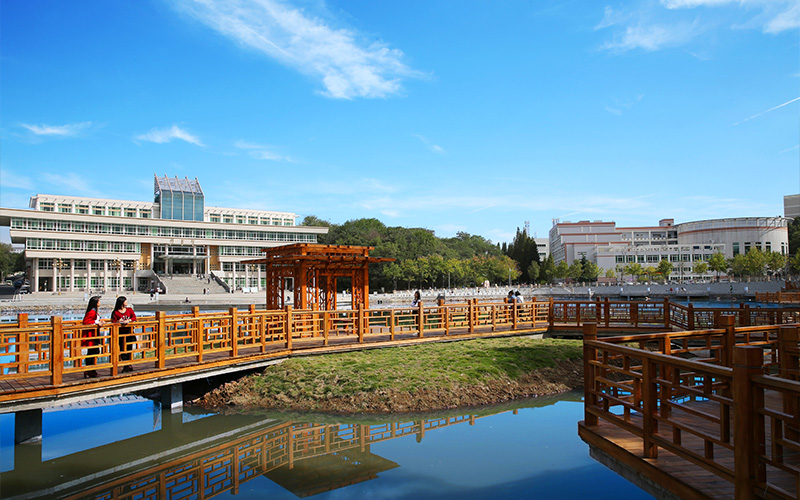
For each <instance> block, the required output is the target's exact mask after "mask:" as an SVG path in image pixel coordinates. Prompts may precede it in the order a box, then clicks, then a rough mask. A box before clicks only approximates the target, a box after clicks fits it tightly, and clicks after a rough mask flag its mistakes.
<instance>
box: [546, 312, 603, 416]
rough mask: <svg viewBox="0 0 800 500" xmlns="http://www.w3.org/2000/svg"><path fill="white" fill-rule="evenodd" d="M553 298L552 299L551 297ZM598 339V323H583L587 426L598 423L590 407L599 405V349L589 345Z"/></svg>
mask: <svg viewBox="0 0 800 500" xmlns="http://www.w3.org/2000/svg"><path fill="white" fill-rule="evenodd" d="M551 300H552V299H551ZM596 340H597V325H596V324H595V323H584V324H583V421H584V424H585V425H587V426H591V425H597V415H595V414H594V413H591V412H589V408H590V407H592V408H594V407H596V406H597V394H595V392H594V391H595V387H596V384H595V376H594V364H593V362H594V361H597V351H596V350H595V348H594V347H591V346H587V345H586V343H587V342H593V341H596Z"/></svg>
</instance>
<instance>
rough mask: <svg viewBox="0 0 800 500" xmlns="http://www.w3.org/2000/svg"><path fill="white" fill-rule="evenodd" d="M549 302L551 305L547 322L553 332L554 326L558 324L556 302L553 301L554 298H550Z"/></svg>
mask: <svg viewBox="0 0 800 500" xmlns="http://www.w3.org/2000/svg"><path fill="white" fill-rule="evenodd" d="M548 302H549V304H548V306H547V322H548V323H549V326H550V330H552V329H553V325H555V323H556V311H555V302H554V301H553V297H550V299H549V300H548Z"/></svg>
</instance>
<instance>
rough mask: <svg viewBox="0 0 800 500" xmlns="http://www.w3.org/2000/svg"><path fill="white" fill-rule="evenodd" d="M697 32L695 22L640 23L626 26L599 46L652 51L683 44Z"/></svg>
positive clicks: (613, 48) (621, 50) (613, 49)
mask: <svg viewBox="0 0 800 500" xmlns="http://www.w3.org/2000/svg"><path fill="white" fill-rule="evenodd" d="M698 33H699V31H698V26H697V24H696V23H686V22H683V23H677V24H672V25H668V24H662V25H656V24H649V25H648V24H642V25H635V26H627V27H626V28H625V29H624V31H623V32H622V33H618V34H617V35H616V36H615V37H614V39H613V40H609V41H607V42H605V43H604V44H603V45H602V47H601V48H602V49H607V50H611V51H620V52H625V51H628V50H633V49H642V50H646V51H648V52H653V51H656V50H661V49H664V48H668V47H677V46H680V45H683V44H684V43H686V42H688V41H689V40H691V39H692V38H694V37H695V36H697V34H698Z"/></svg>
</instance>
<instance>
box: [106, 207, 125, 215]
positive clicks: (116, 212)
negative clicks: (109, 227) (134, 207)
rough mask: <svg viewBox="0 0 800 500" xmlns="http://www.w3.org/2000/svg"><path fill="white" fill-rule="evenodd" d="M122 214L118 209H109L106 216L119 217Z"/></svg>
mask: <svg viewBox="0 0 800 500" xmlns="http://www.w3.org/2000/svg"><path fill="white" fill-rule="evenodd" d="M121 213H122V210H121V209H120V208H119V207H110V208H109V209H108V215H110V216H112V217H119V216H120V214H121Z"/></svg>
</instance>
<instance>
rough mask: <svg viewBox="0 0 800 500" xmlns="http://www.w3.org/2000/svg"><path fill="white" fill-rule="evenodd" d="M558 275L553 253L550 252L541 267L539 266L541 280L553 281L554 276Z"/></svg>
mask: <svg viewBox="0 0 800 500" xmlns="http://www.w3.org/2000/svg"><path fill="white" fill-rule="evenodd" d="M555 277H556V263H555V261H554V260H553V255H552V254H550V255H548V256H547V258H546V259H544V262H542V265H541V267H540V268H539V281H540V282H542V283H552V282H553V278H555Z"/></svg>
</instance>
